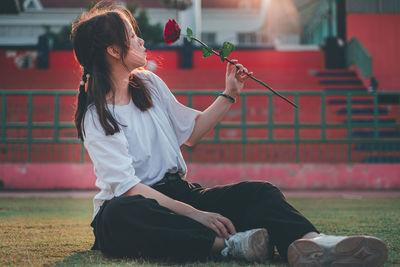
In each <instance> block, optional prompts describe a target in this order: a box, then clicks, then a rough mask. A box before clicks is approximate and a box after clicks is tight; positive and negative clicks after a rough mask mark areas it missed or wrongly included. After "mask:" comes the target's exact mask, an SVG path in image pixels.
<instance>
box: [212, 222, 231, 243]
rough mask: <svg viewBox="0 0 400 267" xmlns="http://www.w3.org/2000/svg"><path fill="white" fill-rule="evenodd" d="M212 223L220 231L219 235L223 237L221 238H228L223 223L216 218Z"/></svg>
mask: <svg viewBox="0 0 400 267" xmlns="http://www.w3.org/2000/svg"><path fill="white" fill-rule="evenodd" d="M214 224H215V225H216V226H217V227H218V229H219V231H220V233H222V236H221V237H223V238H225V239H228V238H229V235H228V230H226V227H225V225H224V224H222V223H221V222H220V221H219V220H218V218H217V220H216V221H215V222H214Z"/></svg>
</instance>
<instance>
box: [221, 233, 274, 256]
mask: <svg viewBox="0 0 400 267" xmlns="http://www.w3.org/2000/svg"><path fill="white" fill-rule="evenodd" d="M225 243H226V247H225V248H224V249H223V250H222V251H221V254H222V255H223V256H225V257H228V256H230V257H233V258H236V259H242V260H247V261H259V262H262V261H266V260H268V259H269V258H270V257H272V253H271V250H272V252H273V246H272V244H271V242H270V240H269V237H268V232H267V230H266V229H263V228H259V229H252V230H248V231H245V232H240V233H236V234H234V235H232V236H230V237H229V239H228V240H225Z"/></svg>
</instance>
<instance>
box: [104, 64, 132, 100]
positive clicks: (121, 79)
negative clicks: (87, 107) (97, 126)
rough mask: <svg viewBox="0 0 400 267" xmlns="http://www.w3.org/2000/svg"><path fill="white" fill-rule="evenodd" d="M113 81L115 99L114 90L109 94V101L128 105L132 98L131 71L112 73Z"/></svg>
mask: <svg viewBox="0 0 400 267" xmlns="http://www.w3.org/2000/svg"><path fill="white" fill-rule="evenodd" d="M111 81H112V84H113V86H114V93H115V95H114V101H115V103H113V99H112V92H110V93H108V95H107V103H108V104H114V105H118V106H120V105H127V104H129V102H130V100H131V95H130V93H129V90H128V86H129V73H127V72H126V71H120V72H114V73H111Z"/></svg>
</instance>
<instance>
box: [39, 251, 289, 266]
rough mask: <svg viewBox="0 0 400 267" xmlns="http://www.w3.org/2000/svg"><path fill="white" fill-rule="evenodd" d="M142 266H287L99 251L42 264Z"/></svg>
mask: <svg viewBox="0 0 400 267" xmlns="http://www.w3.org/2000/svg"><path fill="white" fill-rule="evenodd" d="M111 265H112V266H143V267H154V266H188V267H190V266H193V267H194V266H196V267H197V266H207V267H209V266H215V267H216V266H222V267H230V266H236V267H250V266H251V267H259V266H260V267H261V266H271V267H272V266H287V263H285V262H284V261H282V260H280V259H274V260H272V261H271V262H269V263H263V264H260V263H248V262H242V261H227V260H222V259H221V260H218V259H213V260H208V261H203V262H199V261H197V262H184V263H183V262H179V263H178V262H173V261H161V260H152V259H143V258H139V259H131V258H124V259H117V258H108V257H105V256H103V254H102V253H101V252H100V251H91V250H89V251H82V252H78V253H76V254H74V255H72V256H69V257H67V258H65V259H63V260H60V261H57V262H54V263H51V264H47V265H44V266H46V267H56V266H57V267H58V266H111Z"/></svg>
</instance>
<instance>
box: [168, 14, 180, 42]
mask: <svg viewBox="0 0 400 267" xmlns="http://www.w3.org/2000/svg"><path fill="white" fill-rule="evenodd" d="M180 35H181V28H180V27H179V25H178V23H176V21H175V20H174V19H173V20H168V22H167V23H166V24H165V28H164V39H165V42H166V43H167V45H170V44H172V43H174V42H175V41H176V40H178V39H179V37H180Z"/></svg>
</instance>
